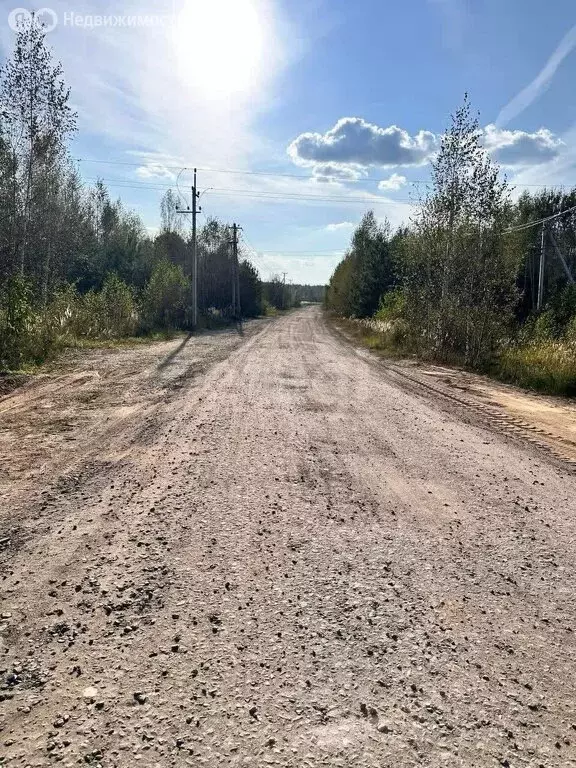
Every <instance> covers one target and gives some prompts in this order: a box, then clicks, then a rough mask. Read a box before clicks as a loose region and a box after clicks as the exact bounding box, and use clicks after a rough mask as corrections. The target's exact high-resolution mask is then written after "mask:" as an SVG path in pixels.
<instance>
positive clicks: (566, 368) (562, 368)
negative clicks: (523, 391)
mask: <svg viewBox="0 0 576 768" xmlns="http://www.w3.org/2000/svg"><path fill="white" fill-rule="evenodd" d="M498 372H499V376H500V378H502V379H504V380H506V381H510V382H512V383H513V384H518V385H519V386H521V387H527V388H530V389H536V390H539V391H540V392H547V393H549V394H554V395H576V343H574V342H569V341H550V340H547V341H540V342H533V343H531V344H527V345H525V346H522V347H515V348H510V349H506V350H504V351H503V352H502V354H501V355H500V360H499V366H498Z"/></svg>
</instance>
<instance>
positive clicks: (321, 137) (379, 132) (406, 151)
mask: <svg viewBox="0 0 576 768" xmlns="http://www.w3.org/2000/svg"><path fill="white" fill-rule="evenodd" d="M437 147H438V138H437V136H435V134H433V133H431V132H430V131H419V132H418V133H417V134H415V135H414V136H411V135H410V134H409V133H408V131H405V130H404V129H402V128H399V127H398V126H397V125H390V126H388V127H386V128H381V127H380V126H378V125H374V124H373V123H368V122H367V121H366V120H363V119H362V118H361V117H342V118H341V119H340V120H338V122H337V123H336V125H334V127H333V128H331V129H330V130H328V131H326V133H302V134H300V136H297V137H296V138H295V139H294V141H293V142H292V143H291V144H290V145H289V146H288V154H289V156H290V157H291V158H292V160H293V161H294V162H295V163H297V164H298V165H304V166H318V165H322V164H326V163H330V164H332V165H333V166H336V167H342V166H344V167H346V166H353V167H354V166H360V167H370V166H377V167H382V168H385V167H393V166H410V165H423V164H424V163H426V162H428V161H429V159H430V157H431V156H432V154H433V153H434V151H435V150H436V149H437Z"/></svg>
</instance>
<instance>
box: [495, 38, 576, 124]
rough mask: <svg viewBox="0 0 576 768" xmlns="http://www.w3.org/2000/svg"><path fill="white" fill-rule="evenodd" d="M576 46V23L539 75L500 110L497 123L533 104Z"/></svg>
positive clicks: (509, 119)
mask: <svg viewBox="0 0 576 768" xmlns="http://www.w3.org/2000/svg"><path fill="white" fill-rule="evenodd" d="M575 46H576V25H574V26H573V27H572V28H571V29H570V30H569V31H568V32H567V33H566V34H565V35H564V37H563V38H562V40H561V41H560V43H559V45H558V47H557V48H556V50H555V51H554V53H553V54H552V56H550V58H549V59H548V61H547V62H546V64H545V65H544V67H543V68H542V70H541V71H540V72H539V73H538V75H537V76H536V77H535V78H534V80H532V82H531V83H529V84H528V85H527V86H526V87H525V88H523V89H522V90H521V91H520V93H518V94H517V95H516V96H515V97H514V98H513V99H512V101H510V102H509V103H508V104H506V106H505V107H504V108H503V109H502V110H501V111H500V114H499V115H498V118H497V119H496V125H498V126H500V127H502V126H504V125H507V124H508V123H509V122H510V121H511V120H514V118H516V117H518V115H519V114H520V113H521V112H523V111H524V110H525V109H526V108H527V107H529V106H530V104H532V102H533V101H535V100H536V99H537V98H538V97H539V96H540V95H541V94H542V93H543V92H544V91H545V90H546V89H547V88H548V86H549V85H550V83H551V82H552V78H553V77H554V75H555V74H556V70H557V69H558V67H559V66H560V64H561V63H562V62H563V60H564V59H565V58H566V56H568V54H569V53H571V52H572V50H573V48H574V47H575Z"/></svg>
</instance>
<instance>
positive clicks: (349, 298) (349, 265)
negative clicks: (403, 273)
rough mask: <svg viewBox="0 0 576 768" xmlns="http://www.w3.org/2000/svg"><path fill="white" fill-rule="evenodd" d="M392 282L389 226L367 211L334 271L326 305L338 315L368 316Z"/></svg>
mask: <svg viewBox="0 0 576 768" xmlns="http://www.w3.org/2000/svg"><path fill="white" fill-rule="evenodd" d="M394 282H395V273H394V265H393V260H392V252H391V249H390V226H389V224H388V222H385V223H384V224H380V223H379V222H378V221H377V219H376V216H375V215H374V212H373V211H368V213H366V214H365V215H364V216H363V217H362V221H361V222H360V224H359V225H358V227H357V228H356V230H355V232H354V234H353V235H352V242H351V245H350V249H349V250H348V252H347V254H346V256H345V257H344V259H343V260H342V261H341V262H340V264H339V265H338V267H337V268H336V270H335V272H334V274H333V276H332V278H331V280H330V284H329V286H328V289H327V292H326V304H327V307H328V308H329V309H333V310H334V311H336V312H338V313H339V314H343V315H354V316H356V317H369V316H370V315H373V314H374V312H375V311H376V310H377V309H378V305H379V303H380V299H381V297H382V294H384V293H385V292H386V291H389V290H391V288H392V287H393V285H394Z"/></svg>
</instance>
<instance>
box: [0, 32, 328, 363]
mask: <svg viewBox="0 0 576 768" xmlns="http://www.w3.org/2000/svg"><path fill="white" fill-rule="evenodd" d="M70 96H71V94H70V90H69V88H68V87H67V86H66V84H65V78H64V73H63V71H62V67H61V65H60V64H58V63H57V62H55V61H54V58H53V54H52V52H51V50H50V49H49V48H48V46H47V44H46V40H45V32H44V30H43V28H42V26H41V25H38V24H29V25H28V26H26V27H23V28H22V29H20V31H19V32H18V34H17V36H16V41H15V46H14V50H13V52H12V55H11V57H10V58H9V59H8V60H7V61H6V62H5V64H4V66H3V68H2V70H1V72H0V101H1V109H0V370H16V369H19V368H22V367H23V366H27V365H30V364H35V363H39V362H42V361H43V360H45V359H47V358H50V357H51V356H53V355H54V354H55V353H56V352H57V351H58V349H60V348H61V347H63V346H66V345H71V344H77V343H81V342H82V341H83V340H98V339H104V340H107V339H108V340H110V339H118V338H123V337H131V336H135V335H143V334H148V335H154V334H157V333H158V332H160V333H164V334H165V333H170V332H173V331H175V330H190V329H191V313H190V307H191V280H190V276H191V250H192V249H191V235H190V231H189V222H187V221H185V218H186V217H184V216H183V215H182V214H180V213H178V209H181V208H182V200H181V199H180V198H179V196H178V194H177V192H176V191H173V190H170V189H169V190H168V191H167V192H166V193H165V194H164V196H163V198H162V201H161V205H160V213H161V227H160V230H159V232H158V233H157V234H156V235H155V236H151V235H150V233H149V232H148V231H147V229H146V228H145V226H144V223H143V221H142V220H141V219H140V218H139V217H138V216H137V215H136V214H135V213H133V212H132V211H130V210H128V209H126V208H125V207H124V206H123V204H122V202H121V201H119V200H114V199H112V198H111V196H110V193H109V191H108V189H107V188H106V186H105V185H104V184H103V183H102V182H97V183H96V184H95V185H94V186H87V185H86V184H85V183H84V182H83V181H82V179H81V177H80V175H79V173H78V170H77V168H76V165H75V163H74V161H73V159H72V157H71V154H70V142H71V140H72V138H73V136H74V133H75V132H76V129H77V115H76V114H75V112H74V110H73V109H72V107H71V99H70ZM197 242H198V307H199V326H200V327H206V326H213V325H215V324H216V325H218V324H223V323H227V322H232V321H233V320H236V319H238V318H237V317H236V316H235V315H237V314H238V313H237V311H235V308H234V306H233V300H232V295H233V294H232V283H233V279H234V275H235V273H234V264H233V259H232V248H231V243H232V228H231V225H229V224H227V223H224V222H221V221H218V220H216V219H208V220H206V221H205V223H204V224H203V226H202V227H200V229H199V232H198V240H197ZM238 270H239V275H238V282H239V289H240V291H239V292H240V310H241V316H242V317H245V318H250V317H255V316H258V315H260V314H263V313H266V312H270V311H275V310H276V309H280V310H282V309H288V308H290V307H291V306H294V305H296V304H297V303H298V302H299V301H300V300H306V297H307V296H308V295H309V293H310V291H312V294H313V295H315V296H316V300H317V301H321V300H322V293H318V287H316V289H315V288H314V287H311V286H286V285H283V283H282V282H281V281H280V279H279V278H273V279H272V280H271V281H269V282H268V283H263V282H262V280H261V279H260V276H259V274H258V271H257V269H256V268H255V267H254V265H253V264H252V263H251V262H250V261H249V259H248V258H247V257H246V255H245V254H244V253H243V250H242V245H241V244H240V247H239V266H238ZM320 290H321V291H323V288H321V289H320ZM314 291H316V292H315V293H314ZM312 294H310V295H312Z"/></svg>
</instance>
